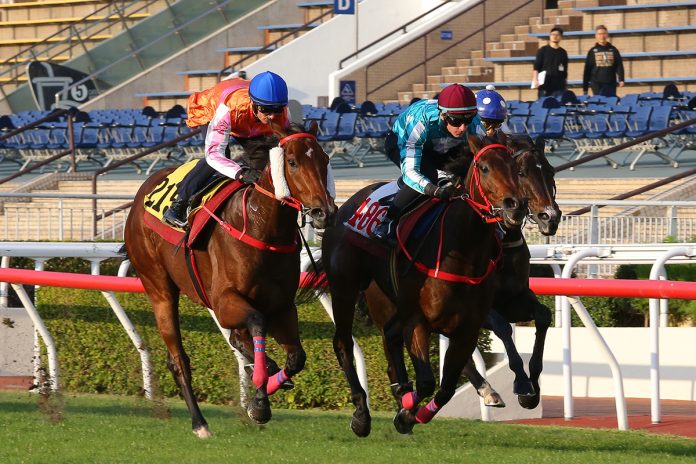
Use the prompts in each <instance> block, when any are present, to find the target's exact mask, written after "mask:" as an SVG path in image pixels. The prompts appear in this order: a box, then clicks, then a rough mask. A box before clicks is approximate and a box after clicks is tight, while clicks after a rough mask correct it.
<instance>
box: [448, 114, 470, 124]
mask: <svg viewBox="0 0 696 464" xmlns="http://www.w3.org/2000/svg"><path fill="white" fill-rule="evenodd" d="M475 117H476V113H464V114H449V113H445V122H447V124H449V125H450V126H453V127H461V126H462V125H465V124H466V125H467V126H468V125H469V124H471V121H473V120H474V118H475Z"/></svg>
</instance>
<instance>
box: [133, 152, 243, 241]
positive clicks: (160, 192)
mask: <svg viewBox="0 0 696 464" xmlns="http://www.w3.org/2000/svg"><path fill="white" fill-rule="evenodd" d="M196 162H197V160H192V161H189V162H188V163H186V164H184V165H182V166H179V167H178V168H177V169H176V170H174V171H173V172H171V173H170V174H169V175H168V176H167V177H166V178H164V179H163V180H162V181H161V182H160V183H159V184H157V185H156V186H155V188H154V189H153V190H152V192H150V193H149V194H148V195H146V196H145V198H144V209H145V212H144V220H145V224H146V225H147V226H148V227H149V228H150V229H151V230H152V231H153V232H155V233H156V234H157V235H159V236H160V237H162V238H163V239H164V240H166V241H167V242H169V243H171V244H173V245H180V244H182V243H183V241H184V238H185V237H186V234H188V237H186V245H188V246H191V245H193V243H194V242H195V241H196V239H197V238H198V237H199V236H200V233H201V232H202V231H203V229H204V228H205V226H206V225H207V224H208V223H209V222H210V221H211V220H212V219H213V218H212V217H211V215H209V214H199V211H200V210H201V209H202V208H203V206H206V207H207V208H208V209H209V210H210V211H216V210H217V209H218V208H219V207H220V205H221V204H222V203H223V202H224V201H225V200H227V199H228V198H229V197H230V196H231V195H233V194H234V193H235V192H237V191H238V190H240V189H242V188H243V187H244V184H242V183H241V182H238V181H235V180H232V179H229V178H226V177H222V176H220V177H217V176H216V177H214V178H213V179H211V181H210V182H209V183H208V185H207V186H206V187H205V188H204V189H203V190H202V191H201V192H199V193H197V194H196V195H195V196H194V197H193V198H192V205H195V206H194V207H193V208H192V210H191V214H190V218H191V219H190V228H189V230H188V231H185V230H183V229H180V228H177V227H174V226H171V225H169V224H165V223H164V222H162V217H163V215H164V212H165V211H166V210H167V209H168V208H169V207H170V205H171V204H172V201H173V199H174V197H175V195H176V191H177V188H176V187H177V185H178V183H179V182H181V180H182V179H183V178H184V177H185V176H186V174H188V172H189V171H190V170H191V169H193V167H194V166H195V165H196Z"/></svg>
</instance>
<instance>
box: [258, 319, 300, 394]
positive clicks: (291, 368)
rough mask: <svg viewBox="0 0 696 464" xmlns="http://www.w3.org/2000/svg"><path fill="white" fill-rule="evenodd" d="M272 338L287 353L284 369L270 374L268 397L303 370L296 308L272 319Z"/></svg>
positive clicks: (267, 387) (267, 388)
mask: <svg viewBox="0 0 696 464" xmlns="http://www.w3.org/2000/svg"><path fill="white" fill-rule="evenodd" d="M270 331H271V334H272V335H273V338H275V339H276V341H277V342H278V343H279V344H280V346H282V347H283V349H284V350H285V352H286V353H287V360H286V361H285V367H284V368H283V369H282V370H281V369H278V371H277V372H275V373H273V374H271V377H269V379H268V384H267V386H266V392H267V393H268V394H269V395H272V394H273V393H275V392H277V391H278V390H279V389H280V388H282V387H283V386H284V385H287V384H288V382H290V379H291V378H292V377H293V376H295V375H296V374H297V373H298V372H300V371H301V370H302V369H304V365H305V361H306V360H307V354H306V353H305V351H304V349H303V348H302V344H301V343H300V334H299V327H298V320H297V308H296V307H295V306H294V305H293V307H292V308H291V310H289V311H287V312H285V313H283V314H282V315H278V316H276V317H274V318H273V326H272V327H271V328H270Z"/></svg>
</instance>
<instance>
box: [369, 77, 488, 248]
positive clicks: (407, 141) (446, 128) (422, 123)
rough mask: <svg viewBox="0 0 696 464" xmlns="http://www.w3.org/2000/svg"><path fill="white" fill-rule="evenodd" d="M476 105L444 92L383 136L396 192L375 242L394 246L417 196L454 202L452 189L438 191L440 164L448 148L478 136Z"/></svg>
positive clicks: (470, 98)
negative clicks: (395, 171) (396, 174)
mask: <svg viewBox="0 0 696 464" xmlns="http://www.w3.org/2000/svg"><path fill="white" fill-rule="evenodd" d="M476 113H477V104H476V97H475V95H474V93H473V92H472V91H471V90H470V89H468V88H467V87H464V86H463V85H461V84H452V85H449V86H447V87H445V88H444V89H443V90H442V92H440V95H439V96H438V99H437V100H420V101H418V102H416V103H414V104H412V105H411V106H410V107H409V108H408V109H407V110H406V111H404V112H403V113H401V115H400V116H399V117H398V118H397V119H396V121H395V122H394V125H393V127H392V130H391V131H390V132H389V133H388V134H387V138H386V140H385V149H386V153H387V156H388V157H389V158H390V159H391V160H392V161H394V162H395V163H396V162H397V159H398V164H399V166H400V168H401V178H400V179H399V181H398V182H399V187H400V190H399V192H398V193H397V194H396V197H395V198H394V201H393V202H392V204H391V206H390V207H389V209H388V210H387V214H386V215H385V216H384V218H383V219H382V222H381V223H380V224H379V225H378V226H377V228H376V229H375V231H374V234H373V235H374V236H375V237H377V238H379V239H382V240H387V241H392V240H393V239H394V235H395V227H394V226H395V224H396V222H397V220H398V219H399V217H400V216H401V213H402V212H403V211H404V209H406V208H407V207H408V206H409V205H411V204H413V203H414V202H415V201H417V199H418V198H420V196H421V195H427V196H430V197H434V198H439V199H441V200H447V199H449V198H450V197H451V196H452V193H453V191H454V187H453V186H452V185H451V184H446V185H438V184H437V180H438V173H437V169H438V168H437V167H438V164H439V163H438V161H439V160H438V158H439V157H440V158H441V157H442V155H444V154H445V153H446V152H447V151H448V150H449V149H450V148H452V147H454V146H456V145H459V144H462V143H467V139H466V137H467V133H468V132H467V129H468V131H470V132H469V133H476V132H475V128H476V127H477V126H478V125H479V122H478V121H477V120H476Z"/></svg>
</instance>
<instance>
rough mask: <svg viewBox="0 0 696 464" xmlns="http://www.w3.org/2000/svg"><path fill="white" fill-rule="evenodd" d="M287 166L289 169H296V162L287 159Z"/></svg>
mask: <svg viewBox="0 0 696 464" xmlns="http://www.w3.org/2000/svg"><path fill="white" fill-rule="evenodd" d="M288 164H289V165H290V167H291V168H296V167H297V161H295V160H294V159H289V160H288Z"/></svg>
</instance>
